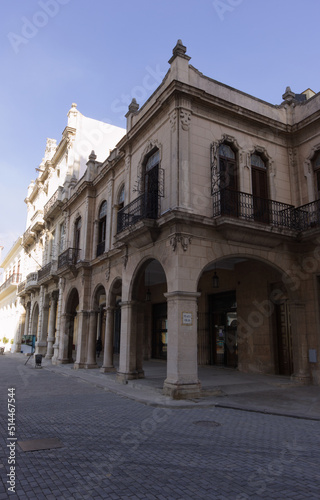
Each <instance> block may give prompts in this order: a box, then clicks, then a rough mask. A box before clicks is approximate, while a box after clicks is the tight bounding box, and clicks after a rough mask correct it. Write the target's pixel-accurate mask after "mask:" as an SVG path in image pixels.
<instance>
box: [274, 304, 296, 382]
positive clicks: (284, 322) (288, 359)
mask: <svg viewBox="0 0 320 500" xmlns="http://www.w3.org/2000/svg"><path fill="white" fill-rule="evenodd" d="M275 316H276V343H277V353H278V363H277V364H278V373H279V375H292V373H293V361H292V335H291V319H290V310H289V306H288V303H287V302H282V303H278V304H276V306H275Z"/></svg>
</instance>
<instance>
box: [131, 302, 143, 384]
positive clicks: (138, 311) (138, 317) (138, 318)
mask: <svg viewBox="0 0 320 500" xmlns="http://www.w3.org/2000/svg"><path fill="white" fill-rule="evenodd" d="M133 321H134V323H136V325H137V344H136V345H137V354H136V356H137V372H138V378H144V370H143V341H144V304H143V303H141V302H140V303H139V304H137V305H136V306H135V308H134V317H133Z"/></svg>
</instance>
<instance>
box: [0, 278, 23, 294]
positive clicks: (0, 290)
mask: <svg viewBox="0 0 320 500" xmlns="http://www.w3.org/2000/svg"><path fill="white" fill-rule="evenodd" d="M20 281H21V274H16V273H15V274H12V275H11V276H9V278H8V279H7V280H6V281H5V282H4V283H3V284H2V285H1V286H0V296H5V295H8V294H9V293H11V292H13V291H14V290H16V288H17V285H19V283H20Z"/></svg>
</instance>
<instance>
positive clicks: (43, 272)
mask: <svg viewBox="0 0 320 500" xmlns="http://www.w3.org/2000/svg"><path fill="white" fill-rule="evenodd" d="M51 266H52V263H51V262H49V264H46V265H45V266H43V267H42V268H41V269H39V271H38V280H39V281H40V280H42V279H43V278H47V277H48V276H50V272H51Z"/></svg>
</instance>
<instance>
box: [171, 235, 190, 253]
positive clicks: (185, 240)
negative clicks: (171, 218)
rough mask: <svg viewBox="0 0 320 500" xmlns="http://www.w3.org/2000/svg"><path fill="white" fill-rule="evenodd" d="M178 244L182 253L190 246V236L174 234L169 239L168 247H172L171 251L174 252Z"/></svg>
mask: <svg viewBox="0 0 320 500" xmlns="http://www.w3.org/2000/svg"><path fill="white" fill-rule="evenodd" d="M178 243H180V244H181V247H182V249H183V251H184V252H186V251H187V250H188V247H189V244H191V236H188V235H185V234H182V233H176V234H174V235H173V236H172V237H171V238H170V245H171V246H172V251H173V252H175V251H176V249H177V246H178Z"/></svg>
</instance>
